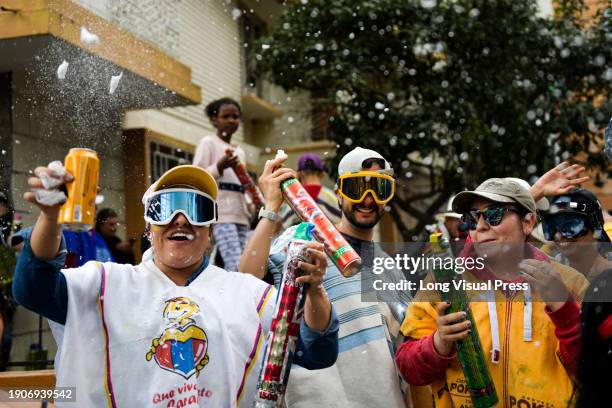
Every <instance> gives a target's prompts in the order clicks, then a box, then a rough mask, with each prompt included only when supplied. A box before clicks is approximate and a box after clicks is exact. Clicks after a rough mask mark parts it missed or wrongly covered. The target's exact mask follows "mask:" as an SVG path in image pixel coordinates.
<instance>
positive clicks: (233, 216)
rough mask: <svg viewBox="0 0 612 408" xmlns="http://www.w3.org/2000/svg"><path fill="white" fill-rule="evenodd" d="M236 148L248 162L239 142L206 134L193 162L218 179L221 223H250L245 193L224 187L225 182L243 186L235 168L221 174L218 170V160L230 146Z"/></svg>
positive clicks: (197, 148)
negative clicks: (227, 140)
mask: <svg viewBox="0 0 612 408" xmlns="http://www.w3.org/2000/svg"><path fill="white" fill-rule="evenodd" d="M230 147H231V148H232V149H234V153H235V154H236V155H237V156H238V157H239V158H240V160H241V161H242V162H243V163H246V154H245V153H244V150H242V148H241V147H240V146H239V145H237V144H234V143H232V144H230V143H225V142H224V141H223V140H221V138H220V137H219V136H217V135H208V136H204V137H203V138H202V140H200V143H198V147H196V151H195V156H194V158H193V164H195V165H196V166H200V167H202V168H204V169H206V170H207V171H208V172H209V173H210V174H212V176H213V177H214V178H215V180H217V184H219V185H221V187H220V188H219V196H218V197H217V204H218V207H219V221H218V222H220V223H232V224H242V225H249V224H250V222H249V210H248V206H247V201H246V198H245V194H244V193H241V192H239V191H232V190H227V189H224V188H222V187H223V184H233V185H235V186H241V185H242V184H240V180H238V177H237V176H236V174H235V173H234V170H233V169H231V168H227V169H225V170H223V173H222V174H219V171H218V170H217V162H218V161H219V160H220V159H221V158H222V157H223V156H224V155H225V151H226V150H227V149H228V148H230Z"/></svg>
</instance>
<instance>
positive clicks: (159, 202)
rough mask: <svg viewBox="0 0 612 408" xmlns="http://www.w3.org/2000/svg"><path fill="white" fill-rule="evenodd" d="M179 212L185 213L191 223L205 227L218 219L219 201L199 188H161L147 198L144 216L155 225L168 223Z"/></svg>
mask: <svg viewBox="0 0 612 408" xmlns="http://www.w3.org/2000/svg"><path fill="white" fill-rule="evenodd" d="M178 213H182V214H183V215H185V217H186V218H187V220H188V221H189V223H190V224H191V225H193V226H196V227H203V226H205V225H210V224H212V223H214V222H215V221H216V220H217V203H216V202H215V200H213V199H212V197H210V196H209V195H208V194H205V193H203V192H201V191H198V190H191V189H187V188H170V189H167V190H160V191H156V192H155V193H153V194H151V196H150V197H149V198H148V199H147V203H146V206H145V214H144V218H145V221H147V222H148V223H150V224H153V225H167V224H169V223H170V222H171V221H172V219H173V218H174V217H175V216H176V214H178Z"/></svg>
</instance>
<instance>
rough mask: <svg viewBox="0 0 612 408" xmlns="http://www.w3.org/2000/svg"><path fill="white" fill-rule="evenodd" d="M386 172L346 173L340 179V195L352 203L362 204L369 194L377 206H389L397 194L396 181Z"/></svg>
mask: <svg viewBox="0 0 612 408" xmlns="http://www.w3.org/2000/svg"><path fill="white" fill-rule="evenodd" d="M383 171H384V170H379V171H372V170H364V171H358V172H355V173H346V174H343V175H341V176H340V177H339V178H338V193H339V194H340V195H341V196H342V197H343V198H344V199H345V200H347V201H349V202H351V203H355V204H358V203H361V202H362V201H363V200H364V199H365V197H366V195H367V194H368V193H371V194H372V197H373V198H374V201H375V202H376V204H379V205H385V204H387V203H388V202H389V201H390V200H391V199H392V198H393V195H394V194H395V179H394V178H393V177H392V176H390V175H388V174H384V173H383Z"/></svg>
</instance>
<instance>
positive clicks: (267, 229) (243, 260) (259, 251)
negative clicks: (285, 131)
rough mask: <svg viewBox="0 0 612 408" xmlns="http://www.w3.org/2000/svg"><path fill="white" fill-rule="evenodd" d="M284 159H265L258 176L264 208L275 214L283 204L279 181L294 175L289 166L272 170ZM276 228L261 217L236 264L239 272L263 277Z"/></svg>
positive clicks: (274, 223)
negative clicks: (262, 168)
mask: <svg viewBox="0 0 612 408" xmlns="http://www.w3.org/2000/svg"><path fill="white" fill-rule="evenodd" d="M284 161H285V158H279V159H274V160H269V161H267V162H266V165H265V166H264V170H263V173H262V174H261V176H260V177H259V188H260V189H261V192H262V194H263V196H264V198H265V202H266V205H265V209H266V210H268V211H272V212H274V213H276V214H278V211H279V209H280V207H281V205H282V204H283V196H282V193H281V190H280V184H281V182H282V181H284V180H287V179H288V178H291V177H296V174H295V172H294V171H293V170H291V169H289V168H285V167H281V168H278V169H276V170H274V169H275V168H277V167H278V166H280V165H281V164H282V163H283V162H284ZM277 228H278V225H277V223H276V222H272V221H271V220H269V219H267V218H262V219H261V220H260V221H259V224H257V227H256V228H255V231H253V235H252V236H251V238H250V239H249V242H248V243H247V246H246V248H245V249H244V252H243V253H242V256H241V257H240V263H239V264H238V270H239V271H240V272H244V273H249V274H251V275H253V276H255V277H257V278H259V279H263V277H264V276H265V274H266V268H267V264H268V255H269V254H270V246H271V245H272V239H273V238H274V235H275V233H276V231H277Z"/></svg>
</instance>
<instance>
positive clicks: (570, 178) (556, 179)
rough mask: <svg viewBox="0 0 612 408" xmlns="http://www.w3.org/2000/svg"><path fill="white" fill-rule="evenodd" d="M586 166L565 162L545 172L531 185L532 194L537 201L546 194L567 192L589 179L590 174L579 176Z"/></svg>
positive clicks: (554, 194) (555, 194)
mask: <svg viewBox="0 0 612 408" xmlns="http://www.w3.org/2000/svg"><path fill="white" fill-rule="evenodd" d="M584 170H585V168H584V167H582V166H580V165H578V164H572V165H571V166H570V164H569V163H568V162H563V163H561V164H559V165H558V166H556V167H555V168H553V169H550V170H548V171H547V172H546V173H544V174H543V175H542V176H541V177H540V178H539V179H538V181H536V183H535V184H534V185H533V186H532V187H531V190H530V192H531V195H532V196H533V199H534V200H535V201H538V200H539V199H541V198H542V197H544V196H557V195H561V194H565V193H567V192H568V191H570V190H571V189H572V188H574V187H576V186H577V185H578V184H580V183H584V182H585V181H588V180H589V176H584V177H578V176H580V174H582V173H583V172H584Z"/></svg>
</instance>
